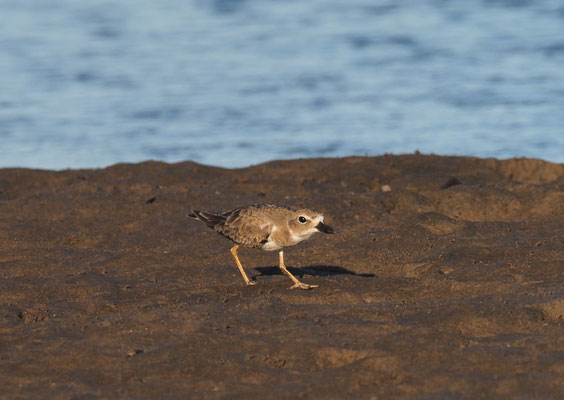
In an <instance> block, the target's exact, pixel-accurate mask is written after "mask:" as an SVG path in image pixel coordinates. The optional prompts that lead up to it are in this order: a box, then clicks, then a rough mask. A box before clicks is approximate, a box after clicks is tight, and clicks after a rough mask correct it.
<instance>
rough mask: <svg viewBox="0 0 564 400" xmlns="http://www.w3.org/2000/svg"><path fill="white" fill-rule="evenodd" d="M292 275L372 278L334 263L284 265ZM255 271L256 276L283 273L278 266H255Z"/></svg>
mask: <svg viewBox="0 0 564 400" xmlns="http://www.w3.org/2000/svg"><path fill="white" fill-rule="evenodd" d="M286 268H287V269H288V271H290V273H291V274H292V275H296V276H299V277H300V278H301V277H303V276H304V275H311V276H334V275H353V276H361V277H364V278H373V277H374V274H358V273H356V272H354V271H351V270H349V269H346V268H343V267H337V266H336V265H312V266H310V267H302V268H295V267H286ZM254 269H255V270H256V271H258V272H259V275H257V276H269V275H283V273H282V270H281V269H280V268H279V267H276V266H274V267H270V266H269V267H255V268H254Z"/></svg>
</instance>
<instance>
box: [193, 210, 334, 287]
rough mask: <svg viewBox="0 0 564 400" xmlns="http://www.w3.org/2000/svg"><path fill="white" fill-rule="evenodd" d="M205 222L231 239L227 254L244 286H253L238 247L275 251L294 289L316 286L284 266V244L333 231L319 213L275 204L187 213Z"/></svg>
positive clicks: (294, 242) (281, 267)
mask: <svg viewBox="0 0 564 400" xmlns="http://www.w3.org/2000/svg"><path fill="white" fill-rule="evenodd" d="M188 216H189V217H191V218H195V219H197V220H199V221H202V222H203V223H205V224H206V225H207V226H208V227H210V228H211V229H213V230H214V231H216V232H217V233H219V234H221V235H223V236H225V237H226V238H228V239H230V240H232V241H233V242H235V246H233V247H232V248H231V254H232V255H233V258H234V259H235V263H236V264H237V267H238V268H239V271H241V275H243V279H244V280H245V283H246V284H247V285H254V284H255V283H256V282H254V281H251V280H250V279H249V278H248V277H247V274H246V273H245V270H244V269H243V266H242V265H241V262H240V261H239V257H237V249H238V248H239V246H244V247H253V248H259V249H262V250H266V251H274V250H278V256H279V261H280V265H279V266H280V269H281V270H282V272H283V273H284V274H286V275H288V276H289V277H290V279H291V280H292V281H293V282H294V286H292V287H291V289H294V288H300V289H311V288H314V287H317V286H318V285H308V284H306V283H302V282H300V281H299V280H298V278H296V277H295V276H294V275H292V274H291V273H290V271H288V270H287V269H286V266H285V265H284V251H283V249H284V247H288V246H293V245H295V244H298V243H300V242H301V241H303V240H306V239H309V238H310V237H311V235H313V234H314V233H316V232H323V233H334V230H333V228H331V227H330V226H329V225H325V224H324V223H323V219H324V217H323V215H321V214H319V213H317V212H315V211H311V210H307V209H303V210H294V209H292V208H290V207H286V206H281V205H276V204H253V205H250V206H246V207H240V208H235V209H233V210H229V211H225V212H220V213H210V212H206V211H200V210H192V214H189V215H188Z"/></svg>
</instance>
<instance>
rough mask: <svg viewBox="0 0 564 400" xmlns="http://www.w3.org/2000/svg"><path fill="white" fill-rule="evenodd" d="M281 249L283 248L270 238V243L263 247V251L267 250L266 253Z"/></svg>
mask: <svg viewBox="0 0 564 400" xmlns="http://www.w3.org/2000/svg"><path fill="white" fill-rule="evenodd" d="M281 248H282V246H280V245H279V244H278V243H276V242H275V241H274V240H272V237H269V238H268V242H266V243H265V244H263V245H262V247H261V249H263V250H266V251H274V250H280V249H281Z"/></svg>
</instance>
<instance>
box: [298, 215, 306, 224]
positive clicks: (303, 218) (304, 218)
mask: <svg viewBox="0 0 564 400" xmlns="http://www.w3.org/2000/svg"><path fill="white" fill-rule="evenodd" d="M298 221H300V224H305V223H306V222H307V218H306V217H304V216H300V217H299V218H298Z"/></svg>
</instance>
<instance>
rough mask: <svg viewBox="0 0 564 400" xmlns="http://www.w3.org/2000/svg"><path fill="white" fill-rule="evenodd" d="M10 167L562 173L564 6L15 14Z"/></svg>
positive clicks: (11, 10) (265, 4)
mask: <svg viewBox="0 0 564 400" xmlns="http://www.w3.org/2000/svg"><path fill="white" fill-rule="evenodd" d="M0 16H1V18H0V21H1V23H0V167H6V166H25V167H35V168H50V169H61V168H68V167H71V168H81V167H103V166H106V165H110V164H113V163H117V162H138V161H142V160H146V159H157V160H164V161H169V162H173V161H180V160H194V161H198V162H201V163H206V164H212V165H219V166H227V167H241V166H247V165H250V164H256V163H259V162H262V161H266V160H271V159H279V158H298V157H332V156H345V155H351V154H359V155H364V154H369V155H377V154H382V153H407V152H413V151H415V150H420V151H421V152H424V153H431V152H432V153H436V154H459V155H474V156H480V157H498V158H507V157H520V156H525V157H536V158H542V159H546V160H551V161H556V162H564V0H560V1H557V0H530V1H527V0H497V1H494V0H490V1H485V0H484V1H477V0H476V1H446V0H445V1H439V0H436V1H432V0H419V1H415V0H414V1H397V0H387V1H385V0H381V1H378V0H324V1H322V0H307V1H304V0H295V1H294V0H284V1H275V0H256V1H253V0H247V1H245V0H224V1H220V0H216V1H205V0H191V1H188V0H159V1H155V0H119V1H108V0H80V1H78V0H0Z"/></svg>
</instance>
